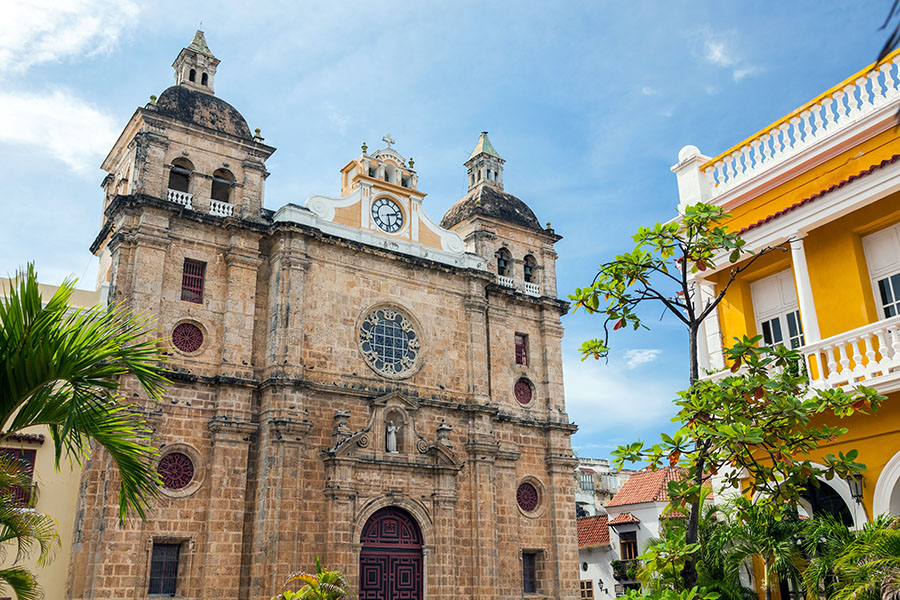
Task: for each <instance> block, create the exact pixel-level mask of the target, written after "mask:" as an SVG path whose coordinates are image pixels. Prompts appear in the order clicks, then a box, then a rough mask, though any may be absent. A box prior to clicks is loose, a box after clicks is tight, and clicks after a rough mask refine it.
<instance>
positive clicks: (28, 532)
mask: <svg viewBox="0 0 900 600" xmlns="http://www.w3.org/2000/svg"><path fill="white" fill-rule="evenodd" d="M30 487H31V475H30V473H29V472H28V470H27V468H26V467H25V465H23V464H21V463H20V462H19V461H18V460H16V459H14V458H12V457H10V456H9V455H6V454H0V561H2V562H6V558H7V553H8V551H9V550H10V549H11V548H10V547H11V546H12V545H13V544H15V549H16V554H15V560H14V561H13V565H12V566H10V567H6V568H4V569H0V591H5V590H7V589H10V590H12V591H13V592H14V593H15V594H16V598H18V600H34V599H35V598H38V597H40V588H38V585H37V582H36V581H35V578H34V576H33V575H32V574H31V573H29V572H28V571H27V570H25V569H23V568H22V567H20V566H17V563H19V562H20V561H21V560H22V559H23V558H24V557H25V556H26V555H29V554H31V553H32V552H33V551H34V550H37V551H38V558H37V563H38V565H40V566H44V565H45V564H47V563H48V562H49V561H50V559H52V558H53V553H54V551H55V550H56V549H57V548H58V547H59V546H60V542H59V536H58V535H57V533H56V521H55V520H54V519H53V518H52V517H50V516H49V515H43V514H40V513H37V512H34V511H33V510H27V509H26V506H25V504H24V503H23V502H22V499H21V494H17V493H16V492H17V490H24V489H29V488H30ZM36 494H37V490H36V489H32V490H31V493H30V500H31V501H32V502H33V501H34V498H35V495H36Z"/></svg>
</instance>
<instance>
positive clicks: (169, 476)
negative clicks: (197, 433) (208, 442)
mask: <svg viewBox="0 0 900 600" xmlns="http://www.w3.org/2000/svg"><path fill="white" fill-rule="evenodd" d="M156 470H157V472H158V473H159V475H160V477H162V481H163V485H164V486H166V487H167V488H169V489H170V490H180V489H182V488H185V487H187V485H188V484H189V483H190V482H191V481H192V480H193V479H194V462H193V461H192V460H191V459H190V457H188V455H187V454H182V453H181V452H170V453H168V454H166V455H165V456H163V457H162V458H161V459H159V464H158V465H156Z"/></svg>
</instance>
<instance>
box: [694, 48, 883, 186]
mask: <svg viewBox="0 0 900 600" xmlns="http://www.w3.org/2000/svg"><path fill="white" fill-rule="evenodd" d="M898 95H900V52H898V51H895V52H894V53H892V54H891V55H889V56H888V58H887V59H886V60H885V61H884V62H883V63H882V64H881V65H879V66H878V68H877V69H872V68H870V67H867V68H865V69H863V70H862V71H860V72H858V73H856V74H855V75H853V76H851V77H849V78H847V79H845V80H844V81H842V82H841V83H839V84H838V85H836V86H834V87H833V88H831V89H830V90H828V91H827V92H825V93H824V94H821V95H820V96H818V97H817V98H814V99H813V100H811V101H809V102H807V103H806V104H804V105H803V106H801V107H799V108H797V109H796V110H794V111H792V112H791V113H789V114H787V115H786V116H784V117H782V118H781V119H779V120H778V121H776V122H774V123H772V124H771V125H769V126H768V127H766V128H765V129H762V130H761V131H759V132H757V133H756V134H754V135H752V136H750V137H749V138H747V139H745V140H743V141H742V142H740V143H738V144H736V145H735V146H733V147H731V148H729V149H728V150H726V151H725V152H723V153H722V154H720V155H718V156H716V157H715V158H711V159H710V160H708V161H707V162H706V163H704V164H703V165H701V166H700V170H701V171H703V172H704V173H706V174H707V175H709V178H710V184H711V185H712V186H713V189H712V192H711V196H712V197H713V198H715V197H716V196H719V195H720V194H723V193H725V192H727V191H728V190H730V189H732V188H733V187H735V186H736V185H739V184H740V183H741V182H743V181H746V180H748V179H750V178H751V177H755V176H756V175H758V174H759V173H761V172H763V171H767V170H768V169H770V168H771V167H773V166H775V165H777V164H779V163H781V162H783V161H785V160H786V159H788V158H789V157H791V156H793V155H795V154H798V153H799V152H801V151H803V150H804V149H805V148H807V147H809V146H810V145H812V144H815V143H816V142H819V141H820V140H822V139H824V138H825V137H829V136H832V135H833V134H834V133H835V132H837V131H840V130H842V129H844V128H845V127H847V126H849V125H851V124H853V123H855V122H857V121H859V120H860V119H861V118H864V117H866V116H868V115H870V114H872V113H875V112H876V111H878V110H880V109H881V108H882V107H883V106H885V105H886V104H889V103H891V101H893V100H895V99H896V98H897V96H898ZM893 112H896V110H893Z"/></svg>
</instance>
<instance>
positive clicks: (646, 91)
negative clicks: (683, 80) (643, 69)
mask: <svg viewBox="0 0 900 600" xmlns="http://www.w3.org/2000/svg"><path fill="white" fill-rule="evenodd" d="M641 93H642V94H643V95H645V96H656V95H657V94H659V90H658V89H656V88H654V87H650V86H649V85H645V86H644V87H642V88H641Z"/></svg>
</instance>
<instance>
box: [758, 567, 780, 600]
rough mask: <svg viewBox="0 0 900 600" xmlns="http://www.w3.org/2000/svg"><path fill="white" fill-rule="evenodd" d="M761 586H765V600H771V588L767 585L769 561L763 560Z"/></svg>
mask: <svg viewBox="0 0 900 600" xmlns="http://www.w3.org/2000/svg"><path fill="white" fill-rule="evenodd" d="M763 585H764V586H766V600H772V586H771V585H769V561H767V560H765V559H764V560H763ZM782 600H784V598H782Z"/></svg>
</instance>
